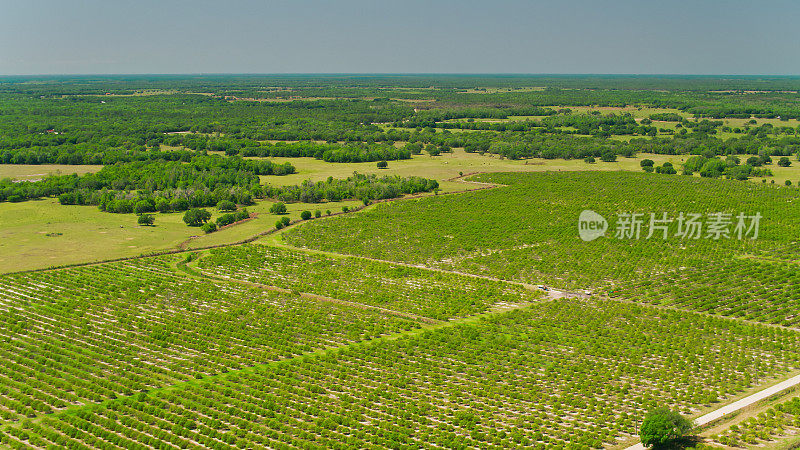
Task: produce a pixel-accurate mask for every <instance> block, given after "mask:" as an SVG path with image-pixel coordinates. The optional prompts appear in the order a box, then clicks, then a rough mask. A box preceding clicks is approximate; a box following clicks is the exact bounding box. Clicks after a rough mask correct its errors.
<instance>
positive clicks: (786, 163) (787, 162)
mask: <svg viewBox="0 0 800 450" xmlns="http://www.w3.org/2000/svg"><path fill="white" fill-rule="evenodd" d="M778 165H779V166H781V167H789V166H791V165H792V162H791V161H790V160H789V158H787V157H785V156H784V157H783V158H781V159H779V160H778Z"/></svg>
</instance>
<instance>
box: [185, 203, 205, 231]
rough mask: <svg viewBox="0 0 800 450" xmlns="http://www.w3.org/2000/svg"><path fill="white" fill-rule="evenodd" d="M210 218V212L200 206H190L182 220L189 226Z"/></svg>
mask: <svg viewBox="0 0 800 450" xmlns="http://www.w3.org/2000/svg"><path fill="white" fill-rule="evenodd" d="M210 219H211V213H210V212H208V211H206V210H205V209H201V208H192V209H190V210H188V211H186V213H185V214H184V215H183V221H184V222H186V225H189V226H190V227H199V226H201V225H203V224H204V223H206V222H208V221H209V220H210Z"/></svg>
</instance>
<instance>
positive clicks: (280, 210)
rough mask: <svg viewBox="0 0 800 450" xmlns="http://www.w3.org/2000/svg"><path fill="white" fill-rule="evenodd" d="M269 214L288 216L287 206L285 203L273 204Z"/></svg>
mask: <svg viewBox="0 0 800 450" xmlns="http://www.w3.org/2000/svg"><path fill="white" fill-rule="evenodd" d="M269 212H270V213H272V214H286V204H284V203H283V202H277V203H273V204H272V206H270V207H269Z"/></svg>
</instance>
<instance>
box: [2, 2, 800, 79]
mask: <svg viewBox="0 0 800 450" xmlns="http://www.w3.org/2000/svg"><path fill="white" fill-rule="evenodd" d="M798 17H800V2H798V1H794V0H781V1H775V0H764V1H737V0H728V1H724V0H718V1H709V0H694V1H683V0H674V1H670V2H664V1H659V2H654V1H646V0H637V1H634V0H620V1H603V0H563V1H521V0H494V1H471V0H460V1H450V0H442V1H437V0H427V1H418V0H402V1H393V2H387V1H381V0H336V1H320V0H317V1H313V0H287V1H253V0H229V1H213V2H212V1H205V0H196V1H192V0H159V1H154V0H139V1H120V0H104V1H100V0H71V1H64V0H25V1H14V2H12V1H11V0H6V1H4V2H3V4H2V6H1V7H0V74H3V75H19V74H67V73H68V74H75V73H77V74H81V73H88V74H94V73H635V74H639V73H642V74H652V73H657V74H661V73H669V74H778V75H780V74H790V75H791V74H794V75H797V74H800V27H798V26H797V24H796V19H797V18H798Z"/></svg>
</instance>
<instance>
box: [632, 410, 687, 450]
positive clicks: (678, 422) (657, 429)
mask: <svg viewBox="0 0 800 450" xmlns="http://www.w3.org/2000/svg"><path fill="white" fill-rule="evenodd" d="M692 427H693V425H692V422H691V421H690V420H689V419H687V418H685V417H683V416H682V415H680V413H678V412H675V411H671V410H670V409H669V408H664V407H661V408H656V409H653V410H651V411H650V412H648V413H647V415H646V416H645V417H644V421H642V427H641V428H640V429H639V438H640V439H641V440H642V445H644V446H645V447H651V446H652V447H654V448H659V447H662V446H665V445H667V444H670V443H673V442H675V441H676V440H678V439H680V438H682V437H683V436H685V435H686V433H688V432H689V431H690V430H691V429H692Z"/></svg>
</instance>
